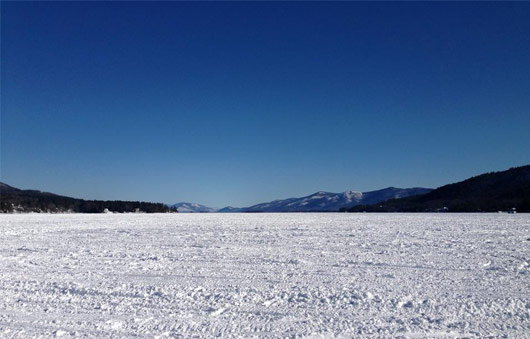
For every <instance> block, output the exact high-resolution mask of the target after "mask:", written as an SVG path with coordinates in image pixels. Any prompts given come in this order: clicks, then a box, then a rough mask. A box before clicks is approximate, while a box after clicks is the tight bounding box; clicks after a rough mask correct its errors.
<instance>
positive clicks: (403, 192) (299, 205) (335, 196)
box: [218, 187, 431, 212]
mask: <svg viewBox="0 0 530 339" xmlns="http://www.w3.org/2000/svg"><path fill="white" fill-rule="evenodd" d="M430 191H431V189H430V188H420V187H415V188H396V187H388V188H385V189H381V190H377V191H370V192H356V191H346V192H342V193H330V192H322V191H320V192H316V193H313V194H311V195H308V196H305V197H301V198H289V199H283V200H274V201H271V202H267V203H262V204H257V205H253V206H249V207H243V208H235V207H225V208H222V209H220V210H219V211H218V212H333V211H338V210H339V209H340V208H342V207H345V208H349V207H352V206H355V205H358V204H372V203H376V202H380V201H384V200H387V199H390V198H401V197H408V196H411V195H417V194H425V193H428V192H430Z"/></svg>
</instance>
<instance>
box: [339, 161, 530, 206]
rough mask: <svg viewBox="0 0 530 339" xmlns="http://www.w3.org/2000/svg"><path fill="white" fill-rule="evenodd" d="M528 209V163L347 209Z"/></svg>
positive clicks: (529, 204)
mask: <svg viewBox="0 0 530 339" xmlns="http://www.w3.org/2000/svg"><path fill="white" fill-rule="evenodd" d="M512 208H516V209H517V211H518V212H530V165H528V166H521V167H515V168H511V169H509V170H506V171H501V172H491V173H486V174H482V175H479V176H475V177H472V178H469V179H467V180H464V181H461V182H457V183H454V184H449V185H445V186H442V187H440V188H437V189H435V190H433V191H432V192H430V193H427V194H424V195H420V196H413V197H407V198H402V199H391V200H387V201H384V202H381V203H374V204H365V205H359V206H354V207H352V208H350V209H348V210H349V211H350V212H363V211H366V212H434V211H444V210H447V211H449V212H496V211H508V210H511V209H512Z"/></svg>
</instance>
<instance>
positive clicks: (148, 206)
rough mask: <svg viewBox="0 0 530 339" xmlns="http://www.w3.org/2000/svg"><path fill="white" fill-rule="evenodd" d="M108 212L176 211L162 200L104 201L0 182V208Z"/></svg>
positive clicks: (52, 211) (9, 210)
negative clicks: (17, 186)
mask: <svg viewBox="0 0 530 339" xmlns="http://www.w3.org/2000/svg"><path fill="white" fill-rule="evenodd" d="M105 209H107V210H108V211H110V212H119V213H124V212H145V213H166V212H177V210H176V209H175V208H171V207H168V206H167V205H165V204H162V203H151V202H141V201H119V200H115V201H103V200H83V199H75V198H71V197H65V196H61V195H56V194H52V193H46V192H40V191H34V190H20V189H17V188H14V187H11V186H9V185H6V184H3V183H0V212H3V213H9V212H14V211H19V212H51V213H60V212H73V213H102V212H104V211H105Z"/></svg>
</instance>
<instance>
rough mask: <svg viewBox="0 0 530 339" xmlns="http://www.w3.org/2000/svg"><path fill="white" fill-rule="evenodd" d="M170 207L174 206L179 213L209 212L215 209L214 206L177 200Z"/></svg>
mask: <svg viewBox="0 0 530 339" xmlns="http://www.w3.org/2000/svg"><path fill="white" fill-rule="evenodd" d="M170 207H173V208H176V209H177V210H178V211H179V212H180V213H210V212H215V211H216V209H215V208H211V207H208V206H204V205H201V204H196V203H192V202H179V203H176V204H173V205H171V206H170Z"/></svg>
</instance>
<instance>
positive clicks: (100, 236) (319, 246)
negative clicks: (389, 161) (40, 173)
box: [0, 213, 530, 338]
mask: <svg viewBox="0 0 530 339" xmlns="http://www.w3.org/2000/svg"><path fill="white" fill-rule="evenodd" d="M529 263H530V215H524V214H517V215H508V214H338V213H327V214H155V215H153V214H151V215H149V214H126V215H120V214H100V215H67V214H63V215H49V214H48V215H39V214H26V215H22V214H20V215H0V337H2V338H11V337H15V338H28V337H51V336H65V337H70V336H76V337H127V338H132V337H149V338H153V337H186V338H187V337H211V336H218V335H221V336H225V337H257V336H265V337H295V336H300V337H317V338H320V337H382V338H388V337H418V338H423V337H481V338H484V337H509V338H524V337H526V338H528V337H530V267H529Z"/></svg>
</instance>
